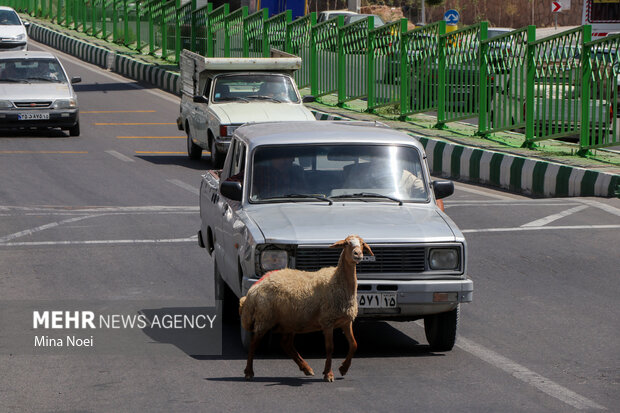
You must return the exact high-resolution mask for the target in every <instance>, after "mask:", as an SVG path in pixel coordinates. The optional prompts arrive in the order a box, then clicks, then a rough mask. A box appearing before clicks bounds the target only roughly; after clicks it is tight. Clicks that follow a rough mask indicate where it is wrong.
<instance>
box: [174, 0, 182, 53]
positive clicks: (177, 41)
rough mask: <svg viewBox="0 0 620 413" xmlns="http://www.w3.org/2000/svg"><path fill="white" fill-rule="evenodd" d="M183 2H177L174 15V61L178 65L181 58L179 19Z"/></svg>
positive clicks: (179, 0)
mask: <svg viewBox="0 0 620 413" xmlns="http://www.w3.org/2000/svg"><path fill="white" fill-rule="evenodd" d="M180 7H181V0H176V2H175V8H176V11H175V13H174V61H175V63H178V61H179V59H180V57H181V19H179V8H180Z"/></svg>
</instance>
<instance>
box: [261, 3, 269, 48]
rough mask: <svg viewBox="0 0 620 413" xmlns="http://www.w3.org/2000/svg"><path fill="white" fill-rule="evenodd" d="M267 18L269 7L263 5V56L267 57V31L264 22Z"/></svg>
mask: <svg viewBox="0 0 620 413" xmlns="http://www.w3.org/2000/svg"><path fill="white" fill-rule="evenodd" d="M268 19H269V9H268V8H267V7H265V8H264V9H263V56H264V57H269V53H270V50H269V32H267V25H266V24H265V22H266V21H267V20H268Z"/></svg>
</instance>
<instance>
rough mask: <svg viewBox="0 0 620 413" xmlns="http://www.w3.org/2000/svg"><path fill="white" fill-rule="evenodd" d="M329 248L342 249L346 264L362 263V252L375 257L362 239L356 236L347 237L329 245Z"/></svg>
mask: <svg viewBox="0 0 620 413" xmlns="http://www.w3.org/2000/svg"><path fill="white" fill-rule="evenodd" d="M330 248H344V251H343V252H342V256H343V257H344V259H345V260H346V261H347V262H349V263H351V264H353V265H355V264H359V263H360V262H361V261H362V258H364V252H366V253H368V254H370V255H375V254H373V253H372V250H371V249H370V247H369V246H368V244H366V243H365V242H364V240H363V239H362V237H360V236H358V235H349V236H348V237H346V238H345V239H343V240H342V241H338V242H335V243H333V244H332V245H330Z"/></svg>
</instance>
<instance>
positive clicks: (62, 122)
mask: <svg viewBox="0 0 620 413" xmlns="http://www.w3.org/2000/svg"><path fill="white" fill-rule="evenodd" d="M27 112H28V111H26V110H24V111H19V112H18V111H16V110H11V111H2V110H0V129H18V128H70V127H72V126H75V124H76V123H77V121H78V110H77V109H69V110H67V109H64V110H41V112H45V113H49V119H29V120H19V119H18V113H27Z"/></svg>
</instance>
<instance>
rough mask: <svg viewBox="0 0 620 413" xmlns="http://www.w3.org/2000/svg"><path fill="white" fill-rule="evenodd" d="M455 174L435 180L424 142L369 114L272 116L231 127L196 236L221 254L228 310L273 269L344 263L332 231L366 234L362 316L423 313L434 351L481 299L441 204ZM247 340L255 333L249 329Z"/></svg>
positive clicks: (218, 283) (217, 276)
mask: <svg viewBox="0 0 620 413" xmlns="http://www.w3.org/2000/svg"><path fill="white" fill-rule="evenodd" d="M453 191H454V185H453V184H452V182H450V181H432V180H431V177H430V174H429V170H428V165H427V163H426V155H425V154H424V148H423V147H422V145H421V144H420V142H418V141H417V140H416V139H414V138H412V137H411V136H409V135H406V134H404V133H402V132H399V131H395V130H392V129H389V128H387V127H383V126H376V125H375V124H374V123H370V122H329V121H323V122H286V123H284V122H274V123H261V124H256V125H244V126H242V127H240V128H238V129H237V130H236V131H235V133H234V134H233V138H232V143H231V147H230V150H229V151H228V156H227V157H226V161H225V163H224V168H223V169H222V170H221V171H219V170H210V171H208V172H207V173H205V174H204V175H203V177H202V182H201V185H200V217H201V228H200V231H199V232H198V243H199V245H200V246H201V247H203V248H206V250H207V252H208V253H209V254H210V255H211V256H212V258H213V262H214V270H213V273H214V282H215V292H216V298H217V299H218V300H220V302H219V303H220V304H222V303H223V307H224V314H225V315H226V314H228V315H231V316H233V315H234V314H235V313H236V314H238V308H239V304H238V303H239V300H238V299H237V297H241V296H244V295H245V294H246V293H247V292H248V290H249V288H250V287H251V286H252V284H253V283H255V282H256V281H258V280H259V279H260V278H261V277H262V276H263V275H264V274H265V273H267V272H269V271H273V270H278V269H281V268H285V267H288V268H296V269H300V270H306V271H315V270H318V269H319V268H322V267H328V266H335V265H337V263H338V257H339V255H340V252H339V251H338V250H335V249H330V248H329V245H331V244H332V243H333V242H334V241H335V240H338V239H342V238H344V237H346V236H347V235H350V234H358V235H359V236H361V237H362V238H364V240H365V241H366V242H367V243H368V244H369V245H370V247H371V248H372V251H373V252H374V256H372V257H371V256H368V257H364V258H365V260H364V261H363V262H362V263H360V264H359V265H358V267H357V276H358V289H357V299H358V307H359V313H358V317H359V318H366V319H368V318H371V319H384V320H391V321H411V320H417V319H424V327H425V331H426V337H427V339H428V341H429V344H430V346H431V348H432V349H433V350H434V351H448V350H450V349H451V348H452V346H453V345H454V340H455V337H456V331H457V325H458V319H459V306H460V304H461V303H467V302H470V301H472V294H473V282H472V280H471V279H470V278H469V277H468V275H467V244H466V242H465V238H464V237H463V234H462V233H461V231H459V229H458V227H457V226H456V224H455V223H454V222H453V221H452V220H451V219H450V218H449V217H448V216H447V215H446V214H445V213H444V212H443V211H442V210H441V209H440V208H439V207H438V206H437V200H438V199H440V198H443V197H446V196H448V195H450V194H451V193H452V192H453ZM241 334H242V337H241V338H242V342H244V343H247V342H248V337H247V332H246V330H244V329H241Z"/></svg>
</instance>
